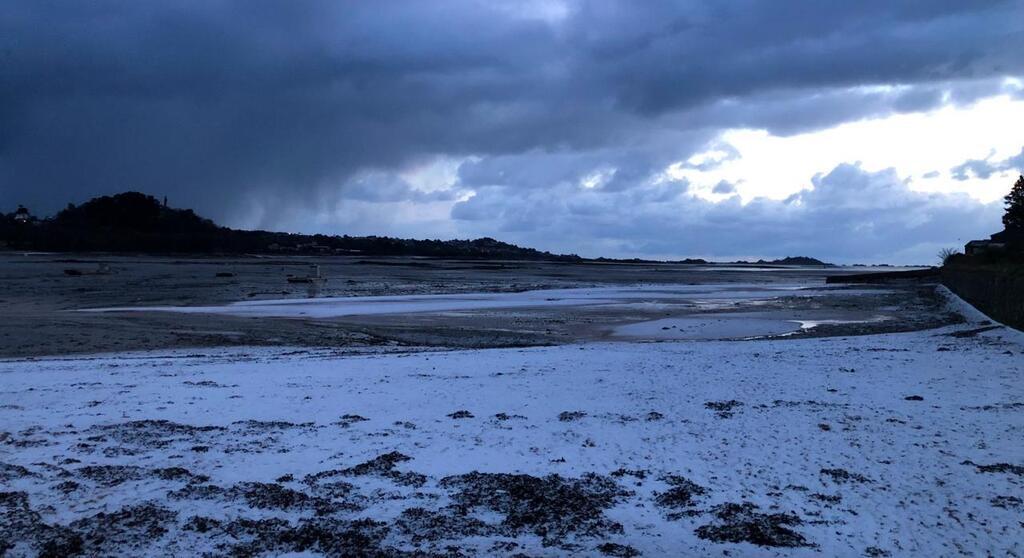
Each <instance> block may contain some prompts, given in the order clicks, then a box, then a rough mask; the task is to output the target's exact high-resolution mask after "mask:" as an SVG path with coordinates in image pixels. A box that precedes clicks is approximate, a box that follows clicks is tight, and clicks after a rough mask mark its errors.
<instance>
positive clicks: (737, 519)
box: [696, 502, 813, 548]
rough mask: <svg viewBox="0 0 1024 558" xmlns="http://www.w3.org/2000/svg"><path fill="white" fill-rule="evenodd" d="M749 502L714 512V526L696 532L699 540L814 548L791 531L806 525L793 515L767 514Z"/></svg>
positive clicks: (723, 507) (703, 527) (727, 506)
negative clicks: (795, 527)
mask: <svg viewBox="0 0 1024 558" xmlns="http://www.w3.org/2000/svg"><path fill="white" fill-rule="evenodd" d="M757 509H758V508H757V506H755V505H754V504H752V503H750V502H744V503H742V504H733V503H729V504H722V505H721V506H718V507H716V508H715V509H714V514H715V518H716V519H717V521H716V522H715V523H712V524H709V525H704V526H702V527H698V528H697V531H696V533H697V536H698V537H700V538H702V539H706V540H710V541H714V542H731V543H741V542H745V543H750V544H756V545H759V546H775V547H790V548H792V547H801V546H813V545H812V544H810V543H809V542H808V541H807V539H805V538H804V536H803V535H801V534H800V533H797V532H796V531H794V530H792V529H790V527H794V526H798V525H801V524H802V523H803V522H802V521H801V520H800V518H799V517H797V516H795V515H793V514H786V513H773V514H764V513H760V512H758V511H757Z"/></svg>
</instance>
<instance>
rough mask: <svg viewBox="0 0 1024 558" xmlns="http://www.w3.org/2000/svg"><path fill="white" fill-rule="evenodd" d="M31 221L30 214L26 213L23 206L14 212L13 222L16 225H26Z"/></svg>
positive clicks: (26, 210)
mask: <svg viewBox="0 0 1024 558" xmlns="http://www.w3.org/2000/svg"><path fill="white" fill-rule="evenodd" d="M31 220H32V214H31V213H29V212H28V209H26V208H25V206H23V205H19V206H18V210H17V211H15V212H14V221H15V222H17V223H28V222H29V221H31Z"/></svg>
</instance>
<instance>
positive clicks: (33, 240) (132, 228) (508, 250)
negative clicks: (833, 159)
mask: <svg viewBox="0 0 1024 558" xmlns="http://www.w3.org/2000/svg"><path fill="white" fill-rule="evenodd" d="M4 247H6V248H9V249H14V250H38V251H46V252H144V253H163V254H172V253H182V254H246V253H257V254H265V253H283V254H288V253H297V254H323V255H332V254H334V255H337V254H359V255H366V256H426V257H436V258H462V259H504V260H538V261H541V260H543V261H562V262H580V261H595V262H619V263H653V262H652V261H651V260H641V259H631V260H615V259H609V258H597V259H596V260H584V259H583V258H581V257H579V256H576V255H564V254H552V253H550V252H542V251H540V250H535V249H533V248H522V247H519V246H516V245H514V244H508V243H506V242H501V241H498V240H495V239H493V238H478V239H476V240H414V239H405V238H391V237H386V236H348V235H342V236H328V235H323V234H293V233H283V232H271V231H245V230H236V229H230V228H228V227H222V226H219V225H217V224H216V223H214V222H213V221H211V220H209V219H205V218H203V217H201V216H199V215H196V214H195V212H194V211H192V210H191V209H176V208H172V207H168V206H167V205H166V202H164V203H161V202H160V201H159V200H157V199H156V198H154V197H153V196H148V195H146V194H141V193H138V192H125V193H122V194H117V195H114V196H103V197H99V198H94V199H92V200H89V201H88V202H86V203H83V204H82V205H79V206H75V205H72V204H69V205H68V206H67V208H65V209H64V210H62V211H60V212H59V213H57V214H56V215H54V216H53V217H49V218H45V219H39V218H37V217H34V216H32V215H31V213H30V212H29V211H28V210H27V209H25V208H23V207H19V208H18V210H17V211H15V212H14V213H9V214H6V215H5V214H0V248H4ZM675 263H690V264H706V263H710V262H707V261H706V260H702V259H687V260H680V261H679V262H675ZM733 263H741V264H751V263H752V264H773V265H827V264H824V263H823V262H821V261H819V260H816V259H814V258H808V257H788V258H783V259H781V260H772V261H765V260H758V261H756V262H733Z"/></svg>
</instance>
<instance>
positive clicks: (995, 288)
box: [942, 266, 1024, 331]
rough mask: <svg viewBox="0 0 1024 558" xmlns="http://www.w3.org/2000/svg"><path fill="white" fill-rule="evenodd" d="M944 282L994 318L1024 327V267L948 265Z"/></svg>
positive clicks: (1014, 325)
mask: <svg viewBox="0 0 1024 558" xmlns="http://www.w3.org/2000/svg"><path fill="white" fill-rule="evenodd" d="M942 284H943V285H945V286H946V287H947V288H949V290H951V291H953V292H954V293H956V294H957V296H959V297H960V298H962V299H964V300H966V301H967V302H969V303H970V304H971V305H972V306H974V307H975V308H977V309H978V310H981V311H982V312H984V313H985V314H986V315H988V316H989V317H991V318H992V319H993V320H996V321H999V322H1002V323H1004V324H1006V325H1008V326H1011V327H1014V328H1017V329H1019V330H1022V331H1024V267H1020V266H1011V267H998V268H989V267H960V266H956V267H950V266H946V267H944V268H942Z"/></svg>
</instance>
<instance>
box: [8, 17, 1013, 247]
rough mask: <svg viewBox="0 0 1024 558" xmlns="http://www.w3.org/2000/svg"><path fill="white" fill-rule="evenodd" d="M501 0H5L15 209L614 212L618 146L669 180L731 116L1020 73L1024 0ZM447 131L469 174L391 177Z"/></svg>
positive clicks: (785, 122) (967, 94) (871, 107)
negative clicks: (137, 194) (80, 204)
mask: <svg viewBox="0 0 1024 558" xmlns="http://www.w3.org/2000/svg"><path fill="white" fill-rule="evenodd" d="M508 8H509V4H507V3H502V2H481V1H477V0H453V1H447V2H399V1H383V2H358V1H351V2H335V1H319V2H284V1H270V0H244V1H243V0H234V1H231V0H182V1H178V2H157V1H151V0H132V1H127V0H122V1H112V0H97V1H90V2H80V1H58V0H7V1H5V2H2V3H0V122H2V123H3V125H2V126H0V209H5V210H7V209H9V208H8V206H12V205H13V204H15V203H26V204H28V205H29V206H30V207H33V208H34V209H36V211H38V212H42V213H48V212H51V211H53V210H56V209H58V208H59V207H60V206H61V205H62V204H63V203H64V202H66V201H81V200H84V199H86V198H88V197H91V196H93V195H97V194H102V193H111V192H116V191H121V190H125V189H138V190H142V191H147V192H151V193H154V194H157V195H164V194H166V195H169V196H170V197H171V198H172V200H173V201H174V202H175V203H176V204H178V205H181V206H194V207H196V208H197V209H198V210H199V211H200V212H201V213H204V214H207V215H210V216H211V217H214V218H217V219H224V220H228V221H229V222H232V223H236V224H250V225H260V226H267V227H272V226H294V225H295V223H294V222H293V221H291V220H290V218H289V217H287V216H290V215H295V214H298V213H301V211H302V210H303V209H304V208H305V209H315V208H319V207H324V206H326V205H332V204H336V203H338V202H339V200H341V201H344V200H346V199H354V200H359V201H369V202H380V203H389V202H394V201H399V200H403V201H413V202H416V201H422V202H432V201H438V200H442V199H446V198H452V197H453V196H455V195H456V193H457V191H458V192H461V191H464V190H468V189H475V190H478V191H480V192H487V191H490V192H492V193H493V192H501V193H502V199H503V200H507V202H508V203H509V204H510V205H509V206H508V208H507V210H506V211H504V214H508V213H510V212H511V211H512V209H511V208H513V207H518V206H519V205H521V204H523V203H527V202H529V200H531V199H535V198H536V197H537V196H550V195H552V194H553V193H556V192H561V194H562V195H564V196H565V199H564V200H561V202H560V203H561V204H562V205H565V206H566V207H569V206H572V207H576V208H577V210H578V211H583V212H589V213H588V214H589V215H591V216H592V219H591V221H589V222H588V223H590V224H591V225H595V226H596V225H597V224H600V223H603V222H604V221H605V220H612V221H615V220H621V212H623V211H626V212H632V211H634V209H633V208H628V207H623V206H615V207H611V208H606V209H605V210H606V211H610V212H611V213H604V214H603V213H600V212H599V211H598V209H597V208H598V207H602V204H595V203H594V202H593V201H592V200H591V198H592V197H593V196H597V195H598V193H597V192H582V193H581V192H580V191H579V189H578V188H576V189H570V188H569V187H568V186H567V185H568V184H569V183H576V182H578V181H579V180H580V179H581V178H583V177H586V176H589V175H592V174H594V173H600V172H602V169H604V170H607V169H616V171H615V172H614V173H611V174H610V175H609V177H608V178H607V180H604V181H602V182H601V183H600V185H599V189H600V190H601V191H602V192H603V193H609V192H621V193H622V194H621V195H622V196H625V199H626V200H627V201H634V200H635V199H636V198H643V199H644V200H646V199H649V198H653V199H663V198H665V197H668V198H672V199H674V197H673V196H675V195H676V194H677V193H678V192H677V190H680V189H685V185H681V184H674V185H671V188H668V190H665V188H667V186H665V185H661V186H654V185H652V184H650V182H651V177H652V175H653V174H654V173H655V172H656V171H657V170H658V169H660V168H663V167H664V165H666V164H669V163H671V162H674V161H679V160H685V159H686V158H687V157H688V156H689V155H690V154H692V153H693V152H694V151H695V150H698V149H700V148H702V147H703V146H705V145H707V142H708V141H710V140H711V139H712V138H714V136H715V133H716V132H717V131H718V130H720V129H722V128H724V127H734V126H753V127H762V128H766V129H768V130H770V131H772V132H773V133H778V134H788V133H796V132H800V131H805V130H809V129H815V128H820V127H826V126H831V125H834V124H836V123H839V122H843V121H847V120H852V119H857V118H862V117H865V116H876V115H882V114H887V113H891V112H902V111H915V110H924V109H927V108H930V107H934V106H936V105H938V104H939V103H942V102H946V101H953V102H970V101H972V100H973V99H976V98H978V97H983V96H985V95H989V94H992V93H993V92H994V91H996V90H998V88H999V86H1000V85H999V84H1000V78H1001V77H1002V76H1007V75H1018V76H1019V75H1022V74H1024V57H1021V56H1019V53H1020V52H1021V51H1024V31H1022V23H1021V22H1022V21H1024V6H1022V3H1021V2H1020V1H1019V0H1004V1H995V0H991V1H989V0H985V1H981V0H979V1H974V2H961V1H952V0H950V1H945V0H921V1H905V2H889V1H881V0H872V1H867V2H841V3H828V2H820V1H811V0H807V1H790V2H777V1H767V0H765V1H752V0H735V1H722V2H713V3H705V2H669V1H651V2H643V3H639V2H632V1H625V0H623V1H613V0H608V1H593V2H585V1H570V2H569V3H568V11H567V15H566V17H565V18H564V19H562V20H559V21H554V22H552V21H545V20H542V19H538V18H533V17H515V16H514V15H510V14H511V13H512V12H514V10H509V9H508ZM526 15H529V14H526ZM897 53H898V55H896V54H897ZM888 84H897V85H899V86H900V87H896V88H878V87H867V86H877V85H888ZM439 155H444V156H448V157H456V158H457V157H464V156H472V157H474V159H473V161H472V162H471V163H467V164H466V165H464V166H463V167H462V168H461V169H460V172H459V180H460V182H461V184H458V185H456V187H455V190H453V191H451V192H448V193H432V194H423V193H420V192H416V191H415V190H414V189H413V188H411V187H410V186H409V185H408V184H407V183H405V182H404V181H402V179H401V178H399V177H398V176H397V173H398V172H399V171H401V170H403V169H406V168H408V167H410V166H413V165H418V164H421V163H424V162H426V161H429V160H430V159H431V158H433V157H435V156H439ZM485 197H486V196H484V195H483V194H481V196H480V197H479V200H478V201H476V202H474V203H475V204H483V203H484V202H485ZM494 199H497V198H494ZM503 203H504V202H503ZM659 203H664V202H659ZM668 205H671V204H668ZM644 207H649V206H648V205H645V206H644ZM588 208H589V209H588ZM501 210H502V208H495V211H498V212H500V211H501ZM650 210H651V211H653V212H654V213H653V214H652V215H650V218H651V219H659V218H661V217H660V216H661V213H663V211H662V210H659V209H657V207H652V208H651V209H650ZM728 210H730V209H729V206H728V204H726V205H723V206H722V207H721V208H720V209H716V208H715V207H708V208H706V209H704V210H703V211H702V212H701V213H700V214H701V215H704V216H706V217H707V218H708V219H713V218H715V215H716V212H718V211H728ZM466 211H468V209H466V208H465V207H462V208H459V209H457V210H456V213H455V215H454V217H456V222H463V221H465V219H462V218H461V217H465V215H460V214H463V213H465V212H466ZM759 211H760V210H759V209H758V208H757V207H750V208H739V209H735V210H734V213H736V214H737V215H740V214H742V215H743V218H744V219H748V218H751V219H753V218H756V217H757V216H758V215H761V214H760V213H759ZM253 215H259V218H258V219H257V222H254V221H253V219H256V218H254V217H253ZM617 215H618V216H617ZM368 218H371V217H368ZM687 220H690V221H692V220H693V219H692V218H690V217H688V218H687ZM529 222H530V219H529V216H528V215H522V216H521V217H519V218H516V219H514V220H512V221H510V222H504V221H501V220H497V219H496V220H494V222H493V223H494V225H493V226H494V230H481V231H480V232H481V233H482V234H498V233H499V232H500V231H499V230H498V229H512V228H516V227H525V226H528V224H529ZM588 226H590V225H588ZM693 226H700V223H694V224H693ZM601 230H604V228H603V227H602V228H601ZM621 230H622V234H623V235H626V234H633V235H637V234H643V233H644V232H645V230H641V229H631V230H630V229H621ZM337 232H345V231H344V230H339V231H337ZM381 232H382V233H386V232H387V231H381ZM422 234H423V235H424V236H431V231H430V230H424V231H422ZM630 239H631V240H630ZM626 240H628V241H629V242H633V243H634V244H635V245H637V246H638V247H642V245H643V241H642V240H640V239H638V237H635V236H634V237H623V241H626ZM650 243H652V244H657V242H656V241H655V240H651V241H650Z"/></svg>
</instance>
